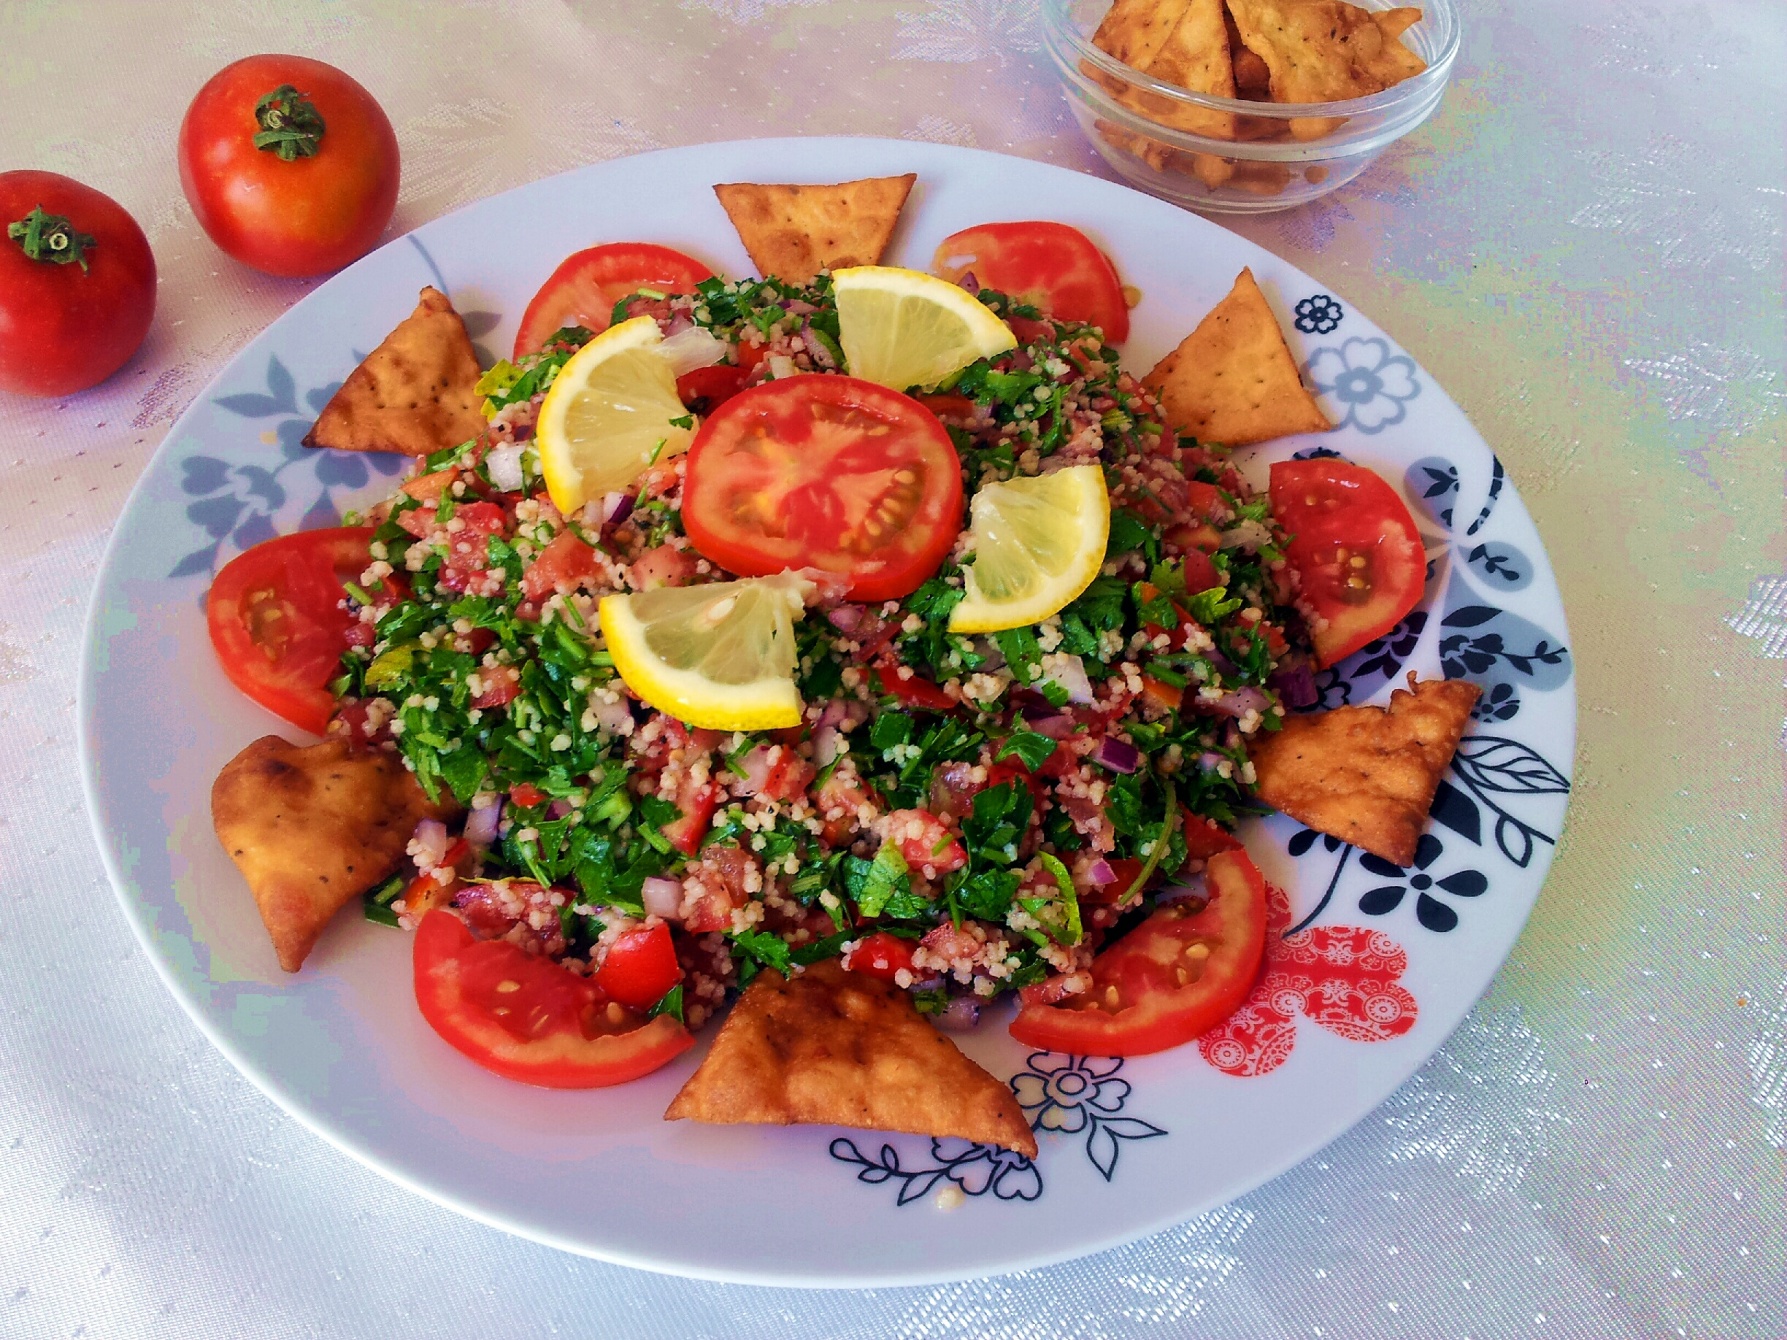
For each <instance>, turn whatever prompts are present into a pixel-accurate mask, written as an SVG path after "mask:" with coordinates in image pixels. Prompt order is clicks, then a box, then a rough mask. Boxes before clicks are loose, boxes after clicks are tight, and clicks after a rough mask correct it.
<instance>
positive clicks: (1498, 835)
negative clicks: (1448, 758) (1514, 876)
mask: <svg viewBox="0 0 1787 1340" xmlns="http://www.w3.org/2000/svg"><path fill="white" fill-rule="evenodd" d="M1452 776H1454V777H1456V778H1457V779H1458V782H1459V786H1460V787H1462V788H1463V790H1460V789H1459V787H1455V786H1453V785H1452V784H1451V783H1450V782H1448V781H1441V782H1440V784H1439V789H1438V790H1437V791H1436V792H1435V793H1434V797H1433V805H1432V807H1431V808H1430V809H1429V811H1428V812H1429V813H1430V814H1432V816H1433V819H1434V822H1435V823H1440V824H1444V825H1445V826H1446V827H1447V828H1450V829H1451V830H1452V831H1453V832H1454V833H1457V834H1458V835H1459V836H1461V837H1463V838H1465V839H1467V840H1469V841H1471V842H1474V843H1477V844H1478V845H1479V846H1481V845H1482V842H1483V823H1484V815H1485V813H1487V814H1488V815H1491V816H1493V817H1494V820H1495V825H1494V828H1493V830H1492V831H1493V834H1494V837H1495V845H1496V846H1497V847H1498V848H1499V849H1500V850H1501V853H1502V855H1503V856H1506V857H1507V858H1508V859H1509V860H1510V861H1512V862H1513V863H1514V864H1515V865H1517V866H1519V867H1520V868H1521V869H1523V870H1524V869H1525V868H1526V867H1527V865H1528V864H1529V863H1530V862H1531V861H1532V859H1533V852H1534V850H1535V844H1537V843H1540V842H1543V843H1546V844H1547V845H1555V844H1556V842H1557V838H1556V837H1555V836H1553V835H1552V834H1549V833H1546V832H1543V831H1542V830H1540V829H1539V828H1537V827H1535V826H1534V825H1533V824H1530V823H1528V822H1527V821H1526V820H1525V819H1522V818H1521V817H1520V816H1518V815H1517V814H1515V813H1514V812H1513V810H1512V809H1511V808H1510V806H1511V805H1513V803H1514V800H1513V797H1517V796H1540V795H1568V794H1569V791H1570V781H1569V779H1568V778H1567V777H1565V776H1564V775H1563V773H1561V772H1560V771H1558V769H1557V768H1556V767H1554V766H1553V765H1552V764H1551V763H1550V762H1549V761H1548V760H1547V759H1546V758H1545V757H1544V756H1543V755H1541V754H1540V753H1539V752H1538V751H1537V750H1535V749H1534V748H1533V747H1532V746H1531V745H1527V744H1522V743H1521V742H1520V741H1519V740H1510V739H1508V738H1506V737H1504V736H1500V735H1467V736H1466V737H1465V738H1464V739H1463V740H1462V741H1461V742H1460V743H1459V746H1458V752H1457V753H1456V754H1454V755H1453V756H1452Z"/></svg>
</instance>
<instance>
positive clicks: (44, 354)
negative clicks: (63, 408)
mask: <svg viewBox="0 0 1787 1340" xmlns="http://www.w3.org/2000/svg"><path fill="white" fill-rule="evenodd" d="M154 315H155V257H154V255H153V254H152V253H151V252H150V250H149V240H148V239H147V238H146V237H144V236H143V230H142V229H141V228H139V227H137V224H136V220H135V219H133V218H131V217H130V215H129V214H127V213H125V211H124V208H123V206H121V205H120V204H119V203H118V202H117V201H116V200H114V199H112V198H111V197H110V196H109V195H103V194H101V193H100V192H98V191H96V190H94V189H93V188H92V187H91V186H83V185H81V184H80V182H78V181H75V180H74V179H73V178H71V177H64V176H62V175H61V174H59V173H55V172H0V388H4V389H5V390H8V391H16V392H19V393H20V394H22V395H41V396H54V395H67V394H69V393H70V392H72V391H82V390H85V389H86V388H87V387H89V386H92V385H94V384H95V383H97V382H102V381H104V380H105V379H106V378H107V377H109V376H111V375H112V374H113V373H114V372H116V371H117V370H118V369H119V368H120V367H122V366H123V365H124V362H125V360H126V359H128V358H129V357H130V356H131V355H132V354H134V353H135V352H136V351H137V346H138V345H140V344H142V342H143V336H144V335H146V334H148V332H149V320H150V318H151V317H153V316H154Z"/></svg>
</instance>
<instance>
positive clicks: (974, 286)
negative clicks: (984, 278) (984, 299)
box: [956, 270, 980, 293]
mask: <svg viewBox="0 0 1787 1340" xmlns="http://www.w3.org/2000/svg"><path fill="white" fill-rule="evenodd" d="M956 283H958V284H960V285H961V286H962V287H963V288H965V289H967V290H968V292H970V293H979V292H980V280H979V278H978V277H976V275H975V273H974V271H972V270H969V271H968V272H967V273H965V274H964V275H963V276H962V277H961V278H960V279H958V280H956Z"/></svg>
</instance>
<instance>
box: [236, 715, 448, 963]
mask: <svg viewBox="0 0 1787 1340" xmlns="http://www.w3.org/2000/svg"><path fill="white" fill-rule="evenodd" d="M449 812H450V807H448V806H444V805H433V804H430V803H429V801H428V798H427V797H426V796H425V795H423V794H422V788H421V787H420V786H418V785H417V784H416V779H415V778H414V777H412V776H411V775H410V774H409V773H408V772H407V771H406V770H405V769H404V766H403V764H402V763H401V762H400V761H399V760H398V759H397V757H396V756H395V755H392V754H386V753H381V752H377V751H373V752H355V751H353V750H351V749H350V748H349V746H348V742H347V741H346V740H344V739H340V738H335V739H328V740H324V741H323V742H322V743H321V744H313V745H306V746H300V745H295V744H288V743H286V742H285V741H284V740H282V739H280V738H279V737H278V736H277V735H263V736H262V737H261V738H260V739H258V740H256V741H255V742H254V743H253V744H251V745H249V746H248V748H246V749H244V750H243V751H242V752H241V753H239V754H237V755H236V756H235V757H234V758H232V759H231V760H230V761H229V762H228V763H226V764H224V766H223V771H222V772H220V773H218V774H217V780H216V781H215V782H214V783H212V786H211V822H212V824H213V825H214V826H215V827H216V829H217V840H218V841H219V842H221V843H222V844H223V849H224V850H225V851H227V852H228V853H229V854H230V859H231V860H232V861H234V862H235V863H236V866H237V868H238V869H239V870H241V872H242V874H243V877H244V878H246V879H247V881H248V887H249V890H250V891H251V892H252V893H253V894H254V901H255V904H256V905H257V906H258V907H259V908H260V910H261V920H262V921H264V922H265V923H266V924H267V934H268V935H270V936H271V937H272V938H273V949H274V952H275V953H277V954H278V955H279V966H280V967H282V968H284V969H285V970H286V971H287V972H296V971H298V968H299V965H301V964H302V963H303V962H304V958H305V955H307V954H309V953H310V950H311V948H312V946H314V945H315V944H316V941H317V937H318V936H319V935H321V934H322V931H323V927H324V926H325V925H327V924H328V922H329V918H331V917H333V916H334V915H335V914H336V912H338V911H340V910H341V908H342V907H343V906H344V905H345V904H346V903H348V902H349V901H350V900H352V899H353V898H355V897H357V896H359V895H360V894H362V893H364V892H366V890H367V889H369V888H371V887H372V886H373V885H374V884H376V883H378V882H379V881H380V880H382V879H386V878H388V877H389V876H390V874H391V872H392V871H394V870H396V869H397V867H398V865H399V864H400V863H401V862H402V860H403V857H404V850H405V848H406V847H407V846H408V844H409V839H410V835H411V833H412V832H414V831H415V827H416V823H417V821H419V820H421V819H424V818H445V817H447V816H448V814H449Z"/></svg>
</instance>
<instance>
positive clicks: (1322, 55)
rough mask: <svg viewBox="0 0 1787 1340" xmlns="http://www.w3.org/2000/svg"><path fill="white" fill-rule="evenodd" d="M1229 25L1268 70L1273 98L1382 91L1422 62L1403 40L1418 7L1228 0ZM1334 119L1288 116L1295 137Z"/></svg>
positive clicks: (1331, 98)
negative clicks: (1232, 22) (1231, 23)
mask: <svg viewBox="0 0 1787 1340" xmlns="http://www.w3.org/2000/svg"><path fill="white" fill-rule="evenodd" d="M1228 5H1229V12H1230V13H1231V14H1233V15H1234V18H1235V27H1236V29H1237V30H1238V31H1239V32H1240V34H1241V37H1242V40H1243V41H1245V42H1246V44H1247V46H1248V49H1249V50H1251V51H1253V52H1255V53H1256V54H1257V55H1258V56H1259V58H1260V59H1261V60H1263V61H1265V63H1266V68H1267V69H1268V70H1269V71H1270V72H1271V75H1272V101H1273V102H1336V101H1339V100H1341V99H1344V98H1363V97H1365V96H1367V95H1368V94H1372V93H1381V92H1383V91H1384V90H1385V89H1387V88H1389V87H1390V86H1391V85H1392V84H1399V83H1401V82H1402V81H1403V80H1404V79H1408V78H1410V77H1411V76H1413V75H1417V74H1420V73H1421V71H1423V70H1425V69H1426V68H1427V63H1426V62H1425V61H1423V60H1422V59H1421V58H1420V57H1419V56H1417V55H1416V54H1415V53H1414V52H1412V51H1410V50H1409V49H1408V48H1407V47H1406V46H1404V45H1403V44H1402V41H1401V37H1402V34H1403V33H1404V32H1405V31H1406V30H1407V29H1408V28H1409V27H1410V26H1411V25H1412V24H1414V23H1417V22H1419V21H1420V18H1421V11H1420V10H1419V9H1412V8H1404V9H1388V10H1376V11H1373V10H1369V9H1361V8H1359V7H1358V6H1357V5H1349V4H1346V3H1344V0H1228ZM1339 125H1340V120H1339V119H1337V118H1333V117H1326V118H1300V119H1298V120H1294V121H1292V122H1291V134H1292V135H1293V136H1295V137H1296V138H1297V139H1305V140H1307V139H1315V138H1317V137H1318V136H1321V135H1325V134H1328V133H1329V132H1330V131H1332V130H1334V129H1335V128H1336V127H1338V126H1339Z"/></svg>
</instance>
